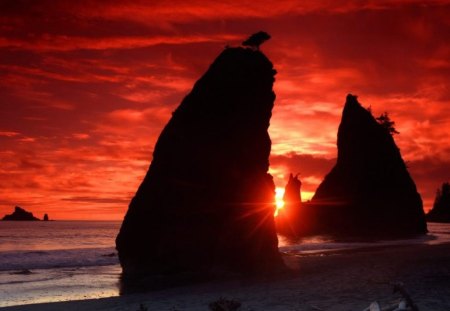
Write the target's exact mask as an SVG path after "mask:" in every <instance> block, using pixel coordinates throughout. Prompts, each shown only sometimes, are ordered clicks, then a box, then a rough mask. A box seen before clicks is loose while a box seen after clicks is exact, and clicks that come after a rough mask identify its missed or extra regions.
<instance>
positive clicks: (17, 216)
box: [3, 206, 40, 220]
mask: <svg viewBox="0 0 450 311" xmlns="http://www.w3.org/2000/svg"><path fill="white" fill-rule="evenodd" d="M3 220H40V219H39V218H36V217H34V216H33V213H30V212H27V211H26V210H24V209H23V208H21V207H20V206H16V207H15V209H14V212H13V213H12V214H10V215H5V217H3Z"/></svg>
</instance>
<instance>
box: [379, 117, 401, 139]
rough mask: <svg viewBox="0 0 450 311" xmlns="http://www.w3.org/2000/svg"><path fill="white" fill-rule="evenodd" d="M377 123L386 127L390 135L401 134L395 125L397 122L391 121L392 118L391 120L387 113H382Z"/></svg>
mask: <svg viewBox="0 0 450 311" xmlns="http://www.w3.org/2000/svg"><path fill="white" fill-rule="evenodd" d="M376 120H377V122H378V123H379V124H380V125H381V126H382V127H384V128H385V129H386V130H387V131H388V132H389V134H391V135H395V134H400V132H398V131H397V130H396V129H395V127H394V125H395V122H394V121H392V120H391V118H389V114H388V113H387V112H386V111H385V112H384V113H382V114H381V115H380V116H379V117H378V118H376Z"/></svg>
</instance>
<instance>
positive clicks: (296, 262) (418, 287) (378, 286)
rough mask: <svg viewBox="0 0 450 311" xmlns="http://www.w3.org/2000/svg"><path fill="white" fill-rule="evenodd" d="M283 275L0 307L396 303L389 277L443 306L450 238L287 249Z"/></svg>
mask: <svg viewBox="0 0 450 311" xmlns="http://www.w3.org/2000/svg"><path fill="white" fill-rule="evenodd" d="M285 260H286V262H287V264H288V265H289V266H290V267H291V268H293V269H295V270H296V271H295V273H293V275H292V276H290V277H283V278H275V279H271V280H268V279H266V280H259V281H245V282H242V281H232V282H231V281H228V282H221V283H217V282H215V283H204V284H201V285H195V286H189V287H178V288H174V289H167V290H160V291H154V292H148V293H144V294H132V295H126V296H122V297H113V298H103V299H97V300H84V301H72V302H60V303H49V304H35V305H26V306H17V307H9V308H4V310H67V311H71V310H130V311H137V310H139V309H140V304H141V303H142V304H143V305H144V306H145V307H146V308H148V310H162V311H164V310H167V311H175V310H177V311H183V310H199V311H200V310H209V309H208V303H210V302H212V301H214V300H217V299H219V298H220V297H225V298H229V299H234V300H237V301H240V302H241V303H242V307H241V308H240V309H239V310H244V311H250V310H253V311H258V310H283V311H284V310H286V311H287V310H292V311H294V310H295V311H300V310H333V311H335V310H336V311H339V310H355V311H356V310H363V309H364V308H366V307H368V306H369V304H370V303H371V302H372V301H375V300H376V301H378V302H379V303H380V304H381V305H382V306H385V305H387V304H391V303H392V302H396V301H397V302H398V301H399V298H400V295H399V294H394V293H393V292H392V285H390V284H389V283H390V282H396V281H401V282H403V283H404V285H405V288H406V289H407V291H408V292H409V293H410V295H411V297H412V298H413V300H414V301H415V302H416V304H417V305H418V307H419V309H420V310H421V311H433V310H436V311H437V310H440V311H449V310H450V244H443V245H432V246H431V245H413V246H411V245H410V246H403V247H390V248H378V249H366V250H358V251H352V252H342V253H334V254H330V255H326V256H310V257H298V256H292V255H286V256H285Z"/></svg>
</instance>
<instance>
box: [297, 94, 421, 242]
mask: <svg viewBox="0 0 450 311" xmlns="http://www.w3.org/2000/svg"><path fill="white" fill-rule="evenodd" d="M337 145H338V158H337V164H336V165H335V166H334V168H333V169H332V170H331V172H330V173H329V174H328V175H327V176H326V177H325V179H324V181H323V182H322V183H321V184H320V185H319V187H318V189H317V191H316V193H315V195H314V197H313V198H312V202H311V204H310V206H308V208H307V211H306V212H305V213H306V214H307V215H310V214H311V213H310V212H311V210H310V209H313V210H314V211H315V212H314V213H313V215H314V217H311V219H308V220H305V221H309V222H310V224H309V225H310V226H312V227H313V230H314V231H316V232H317V231H319V232H327V233H337V234H362V235H378V236H400V235H411V234H421V233H426V232H427V227H426V222H425V217H424V212H423V207H422V199H421V197H420V195H419V194H418V193H417V190H416V185H415V184H414V181H413V180H412V179H411V177H410V175H409V173H408V170H407V167H406V165H405V163H404V161H403V159H402V157H401V155H400V150H399V149H398V148H397V146H396V144H395V142H394V139H393V137H392V135H391V134H390V133H389V131H388V130H387V129H386V128H385V127H383V126H382V125H381V124H379V123H378V122H377V121H376V120H375V118H374V117H373V116H372V114H371V112H369V111H368V110H366V109H365V108H363V107H362V106H361V105H360V104H359V103H358V101H357V98H356V96H353V95H348V96H347V101H346V103H345V107H344V111H343V114H342V120H341V124H340V125H339V131H338V142H337Z"/></svg>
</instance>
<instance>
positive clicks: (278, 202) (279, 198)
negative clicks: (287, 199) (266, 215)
mask: <svg viewBox="0 0 450 311" xmlns="http://www.w3.org/2000/svg"><path fill="white" fill-rule="evenodd" d="M283 196H284V188H279V187H277V188H275V206H276V207H277V209H276V210H275V214H274V215H275V217H276V216H277V215H278V210H279V209H280V208H283V207H284V200H283Z"/></svg>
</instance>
